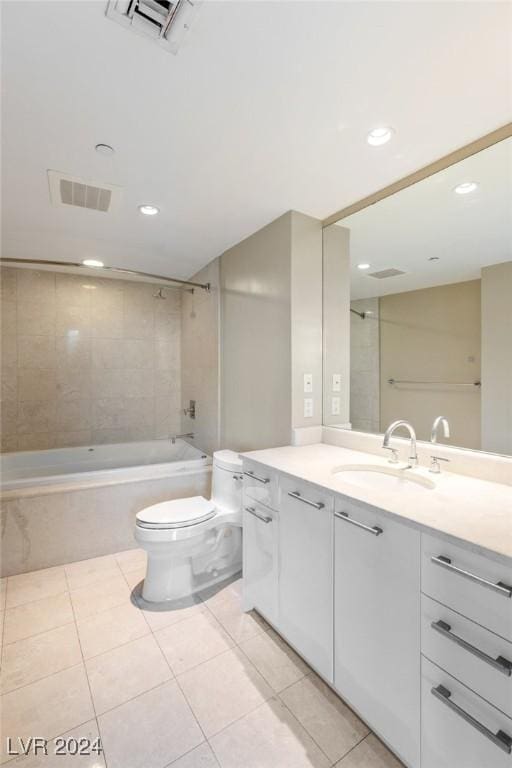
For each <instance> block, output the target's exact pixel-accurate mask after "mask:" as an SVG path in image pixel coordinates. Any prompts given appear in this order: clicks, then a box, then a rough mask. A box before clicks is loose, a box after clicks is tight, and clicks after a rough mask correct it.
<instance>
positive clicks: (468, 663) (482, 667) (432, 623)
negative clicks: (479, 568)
mask: <svg viewBox="0 0 512 768" xmlns="http://www.w3.org/2000/svg"><path fill="white" fill-rule="evenodd" d="M421 652H422V654H423V655H424V656H426V657H427V658H429V659H430V661H433V662H435V663H436V664H438V665H439V666H440V667H442V668H443V669H446V670H447V671H448V672H449V673H450V674H451V675H453V676H454V677H456V678H457V680H460V681H461V682H462V683H464V685H467V686H468V687H469V688H471V689H472V690H473V691H475V692H476V693H478V694H479V695H480V696H482V697H483V698H484V699H487V701H489V702H490V703H491V704H494V706H496V707H498V708H499V709H501V710H502V711H503V712H505V714H507V715H508V716H509V717H512V676H511V674H512V643H509V642H508V641H507V640H504V639H503V638H502V637H499V636H498V635H495V634H493V633H492V632H489V630H487V629H484V628H483V627H481V626H480V625H479V624H475V623H474V622H473V621H469V619H465V618H464V617H463V616H461V615H460V614H458V613H455V612H454V611H452V610H450V609H449V608H446V607H445V606H444V605H441V604H440V603H437V602H436V601H435V600H431V599H430V598H429V597H426V596H425V595H422V597H421Z"/></svg>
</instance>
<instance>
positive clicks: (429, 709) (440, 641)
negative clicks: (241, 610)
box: [244, 444, 512, 768]
mask: <svg viewBox="0 0 512 768" xmlns="http://www.w3.org/2000/svg"><path fill="white" fill-rule="evenodd" d="M407 475H409V476H410V480H407V479H406V478H407ZM244 602H245V608H246V609H247V610H249V609H251V608H255V609H256V610H257V611H258V612H259V613H261V614H262V615H263V616H264V617H265V618H266V619H267V620H268V621H269V622H270V623H271V624H272V626H273V627H275V629H276V630H277V631H278V632H279V633H280V634H281V635H282V636H283V637H284V638H285V639H286V640H287V642H288V643H289V644H290V645H291V646H293V647H294V648H295V650H296V651H297V652H298V653H299V654H300V655H301V656H302V657H303V658H304V659H305V660H306V661H307V662H308V664H310V665H311V667H312V668H313V669H314V670H315V671H316V672H317V673H318V674H319V675H320V676H321V677H322V678H323V679H324V680H325V681H326V682H327V683H329V685H330V686H332V688H333V689H334V690H335V691H336V692H337V693H338V694H339V695H340V696H341V697H342V698H343V699H344V700H345V701H346V702H347V703H348V704H349V705H350V706H351V707H352V708H353V709H354V710H355V711H356V712H357V713H358V714H359V715H360V717H361V718H362V719H363V720H365V722H366V723H367V724H368V726H369V727H370V728H372V729H373V730H374V731H375V733H376V734H377V735H378V736H379V737H380V738H381V739H382V740H383V741H385V742H386V743H387V745H388V746H389V747H390V748H391V749H392V750H393V751H394V752H395V753H396V755H397V756H398V757H399V758H400V759H401V760H402V761H403V762H404V763H405V764H406V765H407V766H409V767H410V768H419V766H421V768H505V766H510V765H511V764H512V754H511V753H512V487H510V486H506V485H501V484H497V483H490V482H487V481H483V480H476V479H473V478H469V477H464V476H461V475H456V474H454V473H448V472H443V473H441V474H432V473H429V472H428V470H426V469H423V468H414V469H412V470H408V471H407V473H402V475H401V476H400V474H398V475H397V474H396V472H393V471H392V470H390V465H389V463H388V462H387V461H386V457H385V458H383V459H380V458H379V457H377V456H375V455H372V454H363V453H361V452H356V451H352V450H348V449H346V448H340V447H336V446H331V445H324V444H317V445H309V446H303V447H286V448H275V449H269V450H263V451H254V452H251V453H248V454H245V455H244Z"/></svg>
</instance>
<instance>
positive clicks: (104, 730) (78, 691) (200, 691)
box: [0, 550, 401, 768]
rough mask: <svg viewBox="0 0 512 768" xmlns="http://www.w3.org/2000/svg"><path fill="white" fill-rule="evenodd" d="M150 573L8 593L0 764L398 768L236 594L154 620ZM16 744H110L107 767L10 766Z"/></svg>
mask: <svg viewBox="0 0 512 768" xmlns="http://www.w3.org/2000/svg"><path fill="white" fill-rule="evenodd" d="M144 571H145V554H144V552H142V551H141V550H130V551H128V552H121V553H119V554H117V555H108V556H106V557H98V558H94V559H93V560H86V561H81V562H77V563H71V564H69V565H65V566H59V567H55V568H48V569H45V570H42V571H35V572H32V573H27V574H21V575H19V576H12V577H9V578H7V579H2V580H0V587H1V592H0V637H1V638H2V669H1V673H0V691H1V705H0V706H1V717H2V728H1V732H2V746H1V749H2V750H3V751H2V752H1V754H0V763H2V764H6V765H8V766H9V768H10V767H11V766H12V767H13V768H14V766H16V768H17V767H18V766H22V768H56V767H59V766H60V768H66V766H68V767H69V768H168V767H169V766H172V768H328V767H329V766H336V768H400V766H401V763H399V762H398V760H397V759H396V758H395V757H394V756H393V755H392V754H391V753H390V752H389V751H388V750H387V749H386V748H385V747H384V746H383V745H382V744H381V742H379V741H378V739H377V738H376V737H375V736H374V735H373V734H371V733H370V732H369V731H368V728H367V727H366V726H365V724H364V723H362V722H361V720H359V718H358V717H357V716H356V715H355V714H354V713H353V712H352V711H351V710H350V709H349V708H348V707H347V706H345V704H344V703H343V702H342V701H341V700H340V699H338V697H337V696H335V695H334V693H333V692H332V691H331V690H330V689H329V688H328V687H327V686H326V685H325V684H324V683H323V682H322V681H321V680H320V679H319V678H318V677H317V676H316V675H315V673H314V672H313V671H312V670H311V669H310V668H309V667H308V666H307V665H306V664H305V663H304V662H303V661H302V659H300V658H299V657H298V656H297V655H296V654H295V653H294V652H293V650H292V649H291V648H289V647H288V645H287V644H286V643H285V642H284V641H283V640H282V638H280V637H279V635H277V634H276V633H275V632H274V631H273V630H272V629H271V628H270V627H269V626H268V625H267V624H266V623H265V622H264V621H263V619H261V617H259V616H258V615H257V614H255V613H248V614H247V613H243V612H242V610H241V607H240V591H241V582H240V581H239V580H238V581H233V582H231V583H230V584H227V585H224V586H223V587H222V588H221V589H220V590H218V591H214V590H209V591H207V592H205V593H204V594H201V595H200V596H197V597H195V598H193V599H190V600H186V601H182V603H180V604H179V605H177V606H175V607H174V609H173V610H171V611H169V610H166V611H154V610H150V609H149V607H148V606H147V605H145V604H143V601H142V600H141V599H140V597H138V585H139V584H140V582H141V580H142V579H143V577H144ZM132 590H133V594H132ZM2 626H3V631H2ZM9 735H10V736H11V737H14V738H16V737H18V736H21V737H28V736H41V737H45V738H47V739H49V740H52V739H54V738H56V737H58V736H65V737H74V738H82V737H84V738H91V739H94V738H96V737H98V736H100V737H101V741H102V745H103V749H104V753H103V754H102V755H100V756H98V755H92V756H87V755H84V756H67V757H62V756H54V755H52V754H51V753H52V751H53V750H51V749H50V750H49V753H50V754H49V755H48V756H47V757H43V756H37V757H35V756H34V755H31V756H28V757H14V756H12V755H11V756H9V755H8V754H6V752H5V748H6V737H7V736H9ZM14 744H16V742H15V741H14Z"/></svg>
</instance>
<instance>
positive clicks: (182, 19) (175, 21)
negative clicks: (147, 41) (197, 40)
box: [106, 0, 202, 53]
mask: <svg viewBox="0 0 512 768" xmlns="http://www.w3.org/2000/svg"><path fill="white" fill-rule="evenodd" d="M201 2H202V0H109V2H108V4H107V11H106V14H107V16H108V17H109V19H112V20H113V21H117V22H118V23H119V24H122V25H123V26H125V27H130V28H131V29H132V30H133V31H134V32H137V33H138V34H140V35H144V36H145V37H149V38H151V39H152V40H154V41H155V43H157V44H158V45H160V46H162V48H166V49H167V50H168V51H171V53H177V52H178V48H179V47H180V45H181V43H182V41H183V38H184V37H185V35H186V34H187V32H188V30H189V29H190V26H191V24H192V21H193V19H194V17H195V15H196V13H197V10H198V8H199V6H200V5H201Z"/></svg>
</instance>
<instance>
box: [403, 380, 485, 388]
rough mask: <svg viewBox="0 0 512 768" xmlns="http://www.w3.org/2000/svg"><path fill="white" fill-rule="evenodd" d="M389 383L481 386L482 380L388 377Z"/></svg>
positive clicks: (427, 385)
mask: <svg viewBox="0 0 512 768" xmlns="http://www.w3.org/2000/svg"><path fill="white" fill-rule="evenodd" d="M388 384H391V386H394V385H395V384H422V385H423V386H426V387H430V386H436V387H481V386H482V382H481V381H472V382H463V381H410V380H407V379H388Z"/></svg>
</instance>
